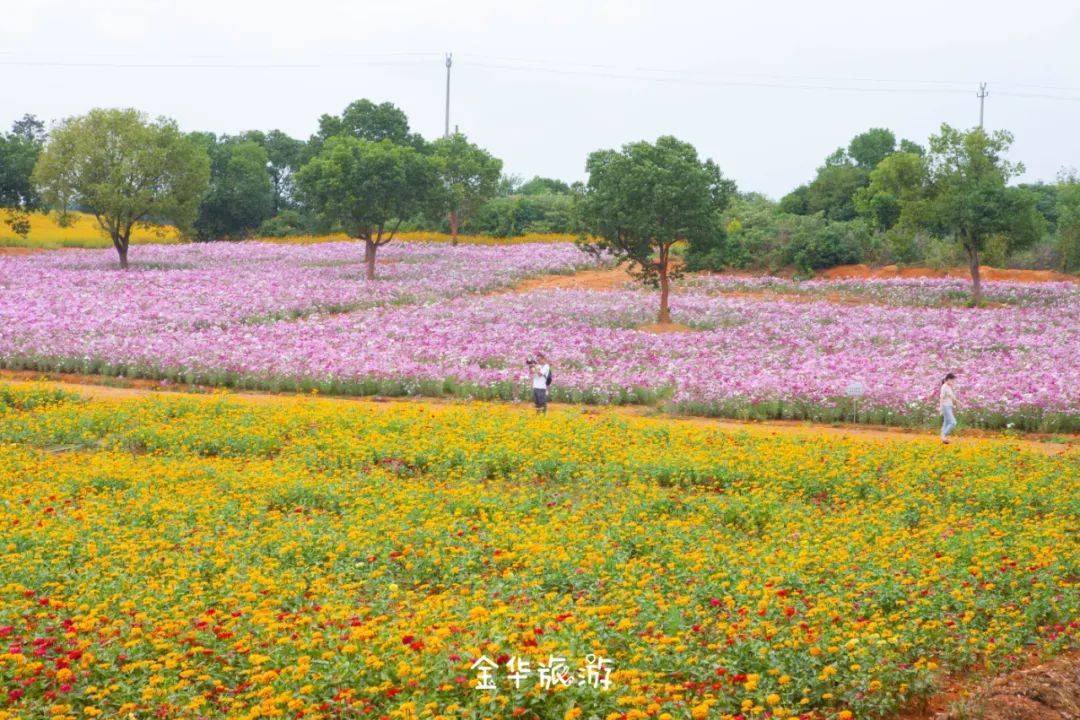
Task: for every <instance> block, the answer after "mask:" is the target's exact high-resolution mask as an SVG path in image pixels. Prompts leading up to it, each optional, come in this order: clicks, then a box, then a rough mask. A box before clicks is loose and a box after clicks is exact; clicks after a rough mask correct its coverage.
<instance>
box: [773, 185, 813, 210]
mask: <svg viewBox="0 0 1080 720" xmlns="http://www.w3.org/2000/svg"><path fill="white" fill-rule="evenodd" d="M809 194H810V186H809V185H800V186H799V187H797V188H795V189H794V190H792V191H791V192H789V193H788V194H787V195H785V196H784V197H782V198H780V208H779V209H780V212H785V213H791V214H792V215H809V214H810V200H809V199H808V195H809Z"/></svg>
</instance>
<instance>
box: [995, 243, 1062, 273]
mask: <svg viewBox="0 0 1080 720" xmlns="http://www.w3.org/2000/svg"><path fill="white" fill-rule="evenodd" d="M1062 264H1063V258H1062V254H1061V248H1060V245H1059V243H1058V242H1054V241H1053V240H1050V239H1046V240H1043V241H1042V242H1039V243H1036V244H1035V245H1032V246H1031V247H1029V248H1027V249H1025V250H1021V251H1020V252H1016V253H1013V254H1012V255H1010V256H1009V257H1008V259H1007V260H1006V263H1005V265H1006V267H1010V268H1019V269H1022V270H1058V269H1060V268H1061V266H1062Z"/></svg>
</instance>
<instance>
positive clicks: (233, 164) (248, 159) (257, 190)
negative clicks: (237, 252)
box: [195, 134, 274, 240]
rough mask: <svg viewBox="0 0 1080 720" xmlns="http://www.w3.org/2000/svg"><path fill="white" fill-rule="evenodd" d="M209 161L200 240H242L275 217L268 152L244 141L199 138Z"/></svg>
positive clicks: (198, 228) (198, 223) (199, 224)
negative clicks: (207, 185) (208, 179)
mask: <svg viewBox="0 0 1080 720" xmlns="http://www.w3.org/2000/svg"><path fill="white" fill-rule="evenodd" d="M198 137H199V138H200V139H201V140H202V141H203V143H204V146H205V148H206V151H207V154H208V155H209V157H210V186H209V188H208V189H207V192H206V195H205V196H204V197H203V199H202V202H201V203H200V204H199V214H198V217H197V218H196V220H195V231H196V233H197V234H198V237H199V238H200V239H201V240H217V239H221V238H241V237H247V236H249V235H251V233H252V232H253V231H254V230H255V229H256V228H258V227H259V225H261V224H262V223H263V221H265V220H267V219H269V218H270V217H271V216H272V215H273V213H274V184H273V181H272V178H271V176H270V171H269V169H268V165H269V162H270V161H269V158H268V156H267V153H266V150H265V149H264V148H263V146H262V145H260V144H259V143H258V142H256V141H254V140H245V139H244V138H243V137H222V138H220V139H219V138H215V137H214V136H213V135H209V134H206V135H199V136H198Z"/></svg>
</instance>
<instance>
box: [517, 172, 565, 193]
mask: <svg viewBox="0 0 1080 720" xmlns="http://www.w3.org/2000/svg"><path fill="white" fill-rule="evenodd" d="M517 192H518V194H520V195H567V194H569V193H570V186H569V185H567V184H566V183H564V182H563V181H562V180H556V179H555V178H546V177H540V176H539V175H536V176H534V177H533V179H532V180H530V181H529V182H527V183H525V184H524V185H522V186H521V187H519V188H518V189H517Z"/></svg>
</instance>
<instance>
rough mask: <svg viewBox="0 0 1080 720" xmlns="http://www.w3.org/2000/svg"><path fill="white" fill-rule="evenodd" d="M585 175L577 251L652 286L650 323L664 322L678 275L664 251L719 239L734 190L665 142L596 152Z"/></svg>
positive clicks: (711, 166)
mask: <svg viewBox="0 0 1080 720" xmlns="http://www.w3.org/2000/svg"><path fill="white" fill-rule="evenodd" d="M585 167H586V170H587V171H588V173H589V180H588V182H587V183H586V186H585V192H584V197H583V199H582V207H581V217H582V221H583V226H584V227H583V230H584V233H585V234H583V235H582V237H581V239H580V240H579V245H580V246H581V247H582V248H583V249H585V250H586V251H588V252H591V253H593V254H597V255H604V256H610V257H613V258H614V259H615V260H616V261H619V262H625V263H628V264H629V266H630V269H631V272H632V273H633V274H634V275H635V277H637V278H638V279H640V280H641V281H643V282H645V283H647V284H650V285H652V286H654V287H656V286H659V288H660V310H659V312H658V314H657V320H658V321H659V322H660V323H668V322H670V321H671V311H670V309H669V307H668V296H669V294H670V279H671V278H672V277H674V276H675V275H676V274H677V272H678V268H674V267H672V263H671V259H672V258H671V249H672V247H673V246H674V245H675V243H677V242H680V241H687V242H691V243H693V242H701V241H706V242H707V241H708V239H709V238H710V237H711V236H712V235H713V234H715V233H716V232H717V231H718V226H717V223H718V221H719V216H720V213H721V212H722V211H723V209H724V207H725V206H726V205H727V203H728V202H729V200H730V198H731V196H732V195H734V192H735V187H734V183H732V182H731V181H730V180H725V179H724V177H723V176H722V175H721V174H720V169H719V168H718V167H717V166H716V164H715V163H714V162H713V161H712V160H706V161H704V162H703V161H701V160H700V159H699V158H698V154H697V150H695V149H694V146H693V145H690V144H689V143H685V142H682V141H680V140H678V139H676V138H674V137H670V136H664V137H660V138H659V139H657V141H656V142H655V143H649V142H644V141H642V142H636V143H630V144H627V145H623V147H622V149H621V150H598V151H596V152H594V153H592V154H590V155H589V158H588V160H587V162H586V164H585Z"/></svg>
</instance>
